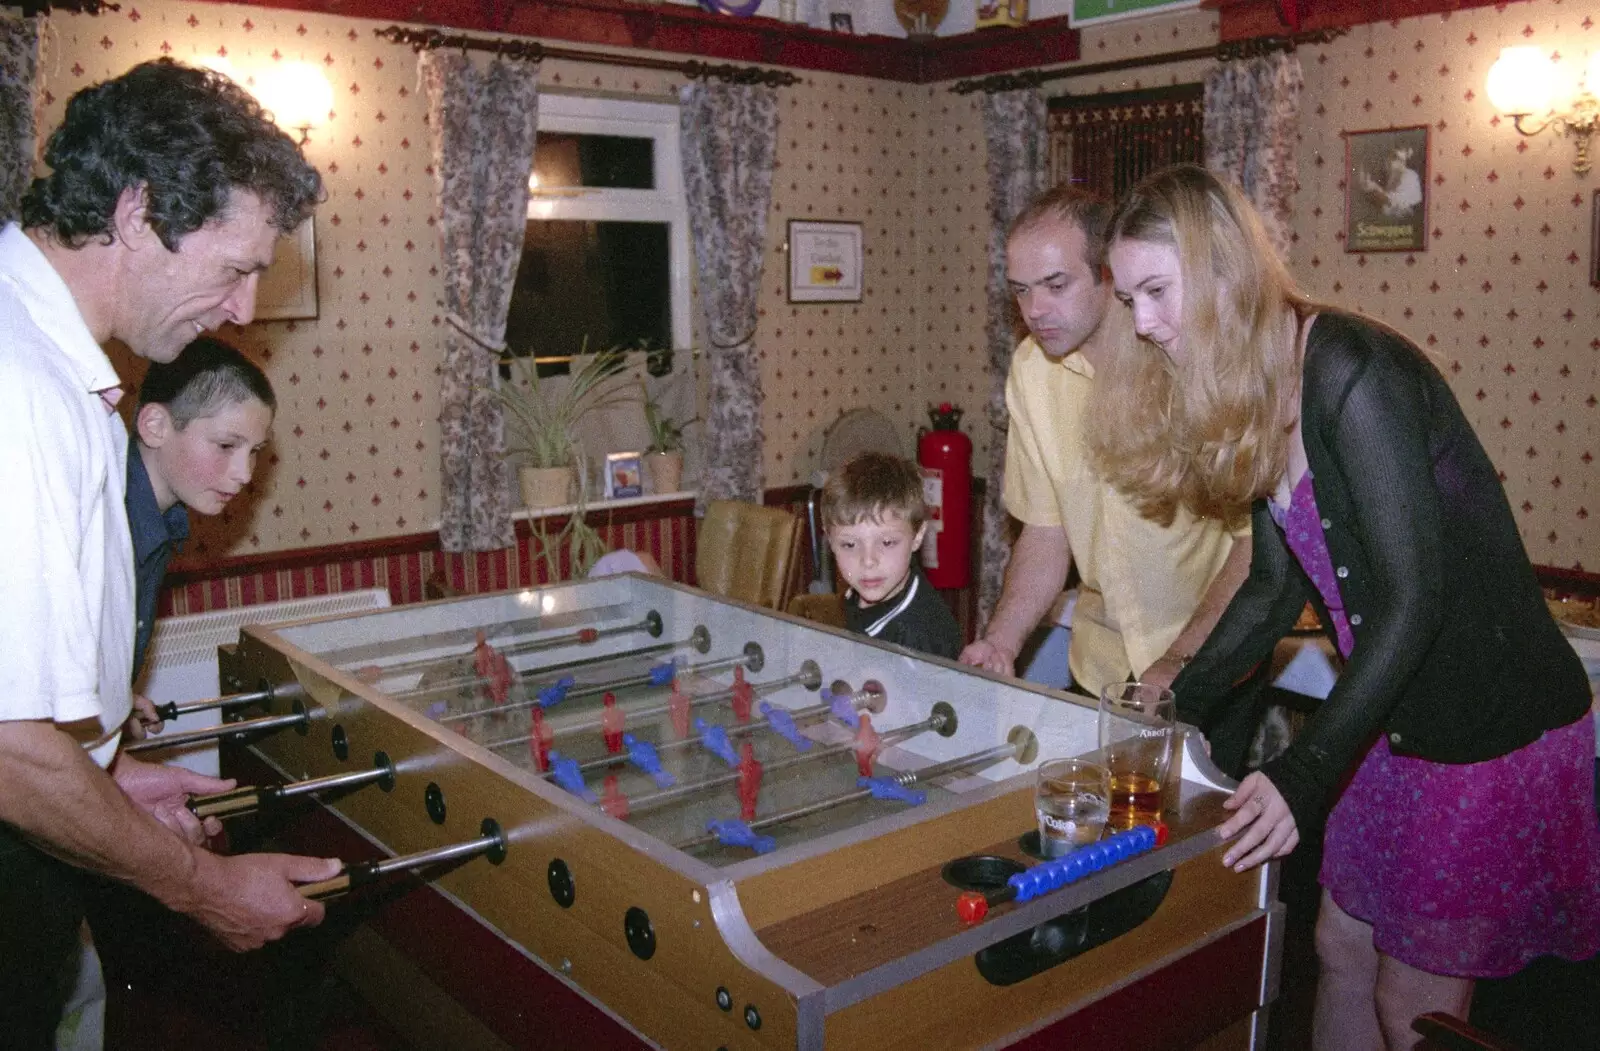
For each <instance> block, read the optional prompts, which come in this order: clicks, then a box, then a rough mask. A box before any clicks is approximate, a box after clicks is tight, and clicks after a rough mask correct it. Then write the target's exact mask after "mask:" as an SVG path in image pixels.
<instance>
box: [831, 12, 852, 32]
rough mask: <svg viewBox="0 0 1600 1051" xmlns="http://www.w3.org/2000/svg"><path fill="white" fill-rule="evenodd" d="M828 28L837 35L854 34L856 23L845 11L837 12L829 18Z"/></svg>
mask: <svg viewBox="0 0 1600 1051" xmlns="http://www.w3.org/2000/svg"><path fill="white" fill-rule="evenodd" d="M828 28H829V29H831V30H833V31H834V32H835V33H854V32H855V31H856V27H855V21H854V20H853V19H852V18H851V17H850V16H849V15H847V14H845V13H844V12H843V11H835V12H833V13H832V14H830V15H829V16H828Z"/></svg>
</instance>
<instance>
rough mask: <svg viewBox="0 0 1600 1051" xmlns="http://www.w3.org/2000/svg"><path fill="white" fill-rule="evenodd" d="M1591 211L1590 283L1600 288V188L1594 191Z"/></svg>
mask: <svg viewBox="0 0 1600 1051" xmlns="http://www.w3.org/2000/svg"><path fill="white" fill-rule="evenodd" d="M1593 204H1594V208H1593V210H1592V211H1591V212H1590V213H1589V283H1590V284H1591V285H1593V286H1594V287H1596V288H1600V190H1596V191H1595V192H1594V201H1593Z"/></svg>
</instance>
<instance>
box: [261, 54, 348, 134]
mask: <svg viewBox="0 0 1600 1051" xmlns="http://www.w3.org/2000/svg"><path fill="white" fill-rule="evenodd" d="M256 97H257V98H259V99H260V100H261V105H262V106H264V107H265V108H266V109H268V110H270V111H271V112H272V118H273V120H275V121H277V124H278V127H280V128H284V129H289V128H317V127H321V126H322V125H323V124H324V123H326V122H327V119H328V111H329V110H331V109H333V86H332V85H330V84H329V83H328V78H327V77H326V76H324V75H323V73H322V70H320V69H318V68H317V67H316V66H313V65H312V64H311V63H309V62H285V63H283V64H281V65H278V66H275V67H273V69H272V70H271V71H270V72H268V73H266V74H264V75H262V76H261V77H260V78H258V80H257V90H256Z"/></svg>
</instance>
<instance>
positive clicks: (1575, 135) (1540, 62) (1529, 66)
mask: <svg viewBox="0 0 1600 1051" xmlns="http://www.w3.org/2000/svg"><path fill="white" fill-rule="evenodd" d="M1556 79H1557V77H1556V66H1555V63H1554V62H1552V61H1550V58H1549V56H1547V55H1546V54H1545V53H1544V52H1543V51H1541V50H1540V49H1539V48H1536V47H1506V48H1501V49H1500V58H1499V60H1498V61H1497V62H1495V64H1494V65H1493V66H1492V67H1490V69H1489V80H1488V83H1487V84H1486V85H1485V87H1486V89H1487V90H1488V94H1489V101H1490V102H1491V103H1493V104H1494V107H1495V109H1497V110H1499V111H1500V112H1501V113H1504V114H1506V115H1507V116H1508V117H1510V118H1511V124H1512V126H1513V127H1514V128H1516V129H1517V131H1518V132H1519V133H1521V134H1523V135H1537V134H1539V133H1540V132H1541V131H1543V130H1544V129H1546V128H1549V127H1554V128H1555V129H1556V130H1557V131H1559V132H1561V133H1562V134H1563V135H1569V136H1571V137H1572V140H1573V145H1574V146H1575V147H1576V148H1577V156H1576V157H1575V158H1573V161H1572V170H1573V171H1574V172H1577V173H1578V174H1579V175H1582V174H1584V173H1585V172H1587V171H1588V170H1589V140H1590V139H1591V138H1592V137H1593V136H1594V133H1595V130H1596V129H1597V128H1600V99H1596V98H1595V95H1594V93H1595V92H1596V91H1597V90H1600V51H1596V52H1594V53H1593V54H1591V55H1590V56H1589V63H1588V67H1587V69H1586V71H1585V73H1584V78H1583V83H1582V84H1581V85H1580V86H1579V88H1578V92H1577V94H1575V95H1574V96H1573V98H1572V103H1571V106H1570V108H1568V109H1566V110H1564V111H1562V112H1557V111H1555V109H1554V108H1553V100H1554V98H1555V94H1556ZM1540 115H1547V116H1545V117H1544V120H1543V122H1542V123H1540V124H1539V125H1538V126H1537V127H1528V126H1526V125H1525V124H1524V123H1523V122H1524V121H1525V120H1527V119H1529V118H1531V117H1536V116H1540Z"/></svg>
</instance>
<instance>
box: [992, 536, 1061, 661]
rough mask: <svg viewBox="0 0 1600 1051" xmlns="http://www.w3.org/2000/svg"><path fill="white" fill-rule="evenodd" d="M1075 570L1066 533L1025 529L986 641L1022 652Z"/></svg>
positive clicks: (1017, 545) (1007, 573) (1009, 569)
mask: <svg viewBox="0 0 1600 1051" xmlns="http://www.w3.org/2000/svg"><path fill="white" fill-rule="evenodd" d="M1071 569H1072V550H1071V548H1069V547H1068V546H1067V532H1066V530H1064V529H1060V528H1053V527H1048V526H1033V525H1024V526H1023V527H1022V534H1021V535H1020V536H1018V537H1017V542H1016V544H1015V545H1014V546H1013V547H1012V549H1011V562H1010V564H1009V565H1007V566H1006V582H1005V586H1004V587H1003V588H1002V589H1001V591H1000V601H999V603H998V604H996V606H995V611H994V616H992V617H990V618H989V624H988V626H987V627H985V628H984V632H983V634H984V638H986V639H990V640H992V641H994V642H996V643H998V644H1000V645H1002V646H1004V647H1005V648H1006V649H1008V650H1010V651H1011V652H1012V653H1016V652H1017V651H1018V650H1020V649H1021V648H1022V644H1023V643H1024V642H1026V641H1027V638H1028V635H1029V634H1031V633H1032V631H1033V629H1034V628H1035V627H1036V626H1037V625H1038V623H1039V621H1040V619H1041V618H1042V617H1043V616H1044V615H1045V613H1046V612H1047V611H1048V610H1049V609H1050V607H1051V605H1053V604H1054V603H1055V601H1056V598H1057V596H1059V595H1060V594H1061V589H1062V588H1063V587H1065V586H1066V583H1067V573H1068V572H1069V571H1070V570H1071Z"/></svg>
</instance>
